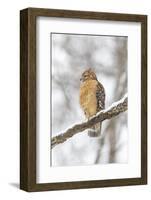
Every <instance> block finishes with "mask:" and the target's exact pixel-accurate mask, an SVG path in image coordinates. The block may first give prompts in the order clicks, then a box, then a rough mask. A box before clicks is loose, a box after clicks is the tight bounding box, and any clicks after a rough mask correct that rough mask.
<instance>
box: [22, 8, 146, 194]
mask: <svg viewBox="0 0 151 200" xmlns="http://www.w3.org/2000/svg"><path fill="white" fill-rule="evenodd" d="M38 16H45V17H62V18H77V19H90V20H110V21H121V22H122V21H123V22H124V21H127V22H140V23H141V178H124V179H112V180H111V179H110V180H90V181H78V182H59V183H40V184H37V183H36V18H37V17H38ZM140 184H147V16H146V15H135V14H118V13H103V12H87V11H71V10H70V11H69V10H54V9H41V8H27V9H24V10H21V12H20V188H21V189H23V190H25V191H30V192H31V191H46V190H63V189H79V188H98V187H109V186H124V185H140Z"/></svg>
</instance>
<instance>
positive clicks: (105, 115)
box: [51, 94, 128, 148]
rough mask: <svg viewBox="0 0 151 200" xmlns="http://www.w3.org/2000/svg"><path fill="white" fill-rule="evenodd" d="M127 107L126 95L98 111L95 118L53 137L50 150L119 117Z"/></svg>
mask: <svg viewBox="0 0 151 200" xmlns="http://www.w3.org/2000/svg"><path fill="white" fill-rule="evenodd" d="M127 107H128V96H127V94H125V95H124V97H123V98H122V99H121V100H119V101H117V102H114V103H113V104H112V105H111V106H110V107H108V108H107V109H105V110H102V111H99V112H98V113H97V114H96V115H95V116H93V117H91V118H90V119H89V120H87V121H86V122H82V123H79V124H76V125H74V126H72V127H71V128H69V129H68V130H66V131H65V132H63V133H61V134H59V135H57V136H54V137H53V138H52V139H51V148H54V147H55V146H56V145H58V144H61V143H63V142H65V141H66V140H68V139H69V138H71V137H73V136H74V135H76V134H77V133H80V132H82V131H84V130H86V129H88V128H91V127H92V126H93V125H95V124H96V123H98V122H102V121H104V120H106V119H110V118H112V117H115V116H117V115H119V114H120V113H122V112H124V111H126V110H127Z"/></svg>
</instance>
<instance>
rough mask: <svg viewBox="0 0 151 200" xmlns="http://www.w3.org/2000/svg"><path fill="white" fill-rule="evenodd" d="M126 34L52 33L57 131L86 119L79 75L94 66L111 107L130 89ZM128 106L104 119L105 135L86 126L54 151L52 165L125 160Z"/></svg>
mask: <svg viewBox="0 0 151 200" xmlns="http://www.w3.org/2000/svg"><path fill="white" fill-rule="evenodd" d="M127 39H128V38H127V37H117V36H94V35H75V34H57V33H52V34H51V50H52V51H51V67H52V77H51V78H52V79H51V80H52V81H51V83H52V84H51V88H52V91H51V96H52V102H51V104H52V122H51V124H52V133H51V137H53V136H55V135H57V134H59V133H61V132H62V131H64V130H66V129H67V128H69V127H71V126H72V125H73V124H75V123H78V122H81V121H83V120H85V116H84V114H83V111H82V110H81V108H80V105H79V87H80V77H81V74H82V72H83V71H84V70H85V69H88V68H89V67H91V68H92V69H94V71H95V72H96V74H97V77H98V80H99V81H100V82H101V83H102V84H103V85H104V88H105V92H106V102H105V105H106V108H107V107H108V106H110V105H111V104H112V103H113V102H115V101H117V100H119V99H121V98H122V97H123V96H124V94H125V93H126V92H127ZM127 134H128V132H127V112H125V113H123V114H121V115H119V116H117V117H115V118H113V119H111V120H105V121H104V122H103V125H102V132H101V137H100V138H90V137H88V135H87V131H84V132H81V133H79V134H77V135H76V136H74V137H72V138H71V139H69V140H67V141H66V142H65V143H63V144H60V145H57V146H56V147H55V148H54V149H53V150H52V151H51V152H50V154H51V155H50V157H51V165H52V166H74V165H90V164H99V163H100V164H106V163H126V162H127V160H128V157H127V156H128V135H127Z"/></svg>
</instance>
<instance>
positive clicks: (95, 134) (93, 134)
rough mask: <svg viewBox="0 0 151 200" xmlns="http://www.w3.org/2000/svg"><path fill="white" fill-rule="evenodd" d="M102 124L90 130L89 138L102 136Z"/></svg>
mask: <svg viewBox="0 0 151 200" xmlns="http://www.w3.org/2000/svg"><path fill="white" fill-rule="evenodd" d="M101 127H102V123H97V124H96V125H95V126H94V127H93V128H91V129H90V130H88V136H89V137H98V136H100V135H101Z"/></svg>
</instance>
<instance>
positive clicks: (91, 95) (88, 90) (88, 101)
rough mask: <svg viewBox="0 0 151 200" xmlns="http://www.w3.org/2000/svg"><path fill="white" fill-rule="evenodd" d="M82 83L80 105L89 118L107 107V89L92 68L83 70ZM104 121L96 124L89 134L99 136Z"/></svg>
mask: <svg viewBox="0 0 151 200" xmlns="http://www.w3.org/2000/svg"><path fill="white" fill-rule="evenodd" d="M80 80H81V85H80V105H81V108H82V109H83V111H84V114H85V116H86V118H87V119H89V118H90V117H92V116H93V115H95V114H96V113H97V112H98V111H100V110H103V109H104V108H105V90H104V87H103V85H102V84H101V83H100V82H99V81H98V80H97V77H96V74H95V73H94V72H93V71H92V69H88V70H86V71H84V72H83V74H82V77H81V79H80ZM101 125H102V123H97V124H95V125H94V126H93V127H92V128H91V129H90V130H88V135H89V136H90V137H97V136H99V135H100V134H101Z"/></svg>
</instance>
